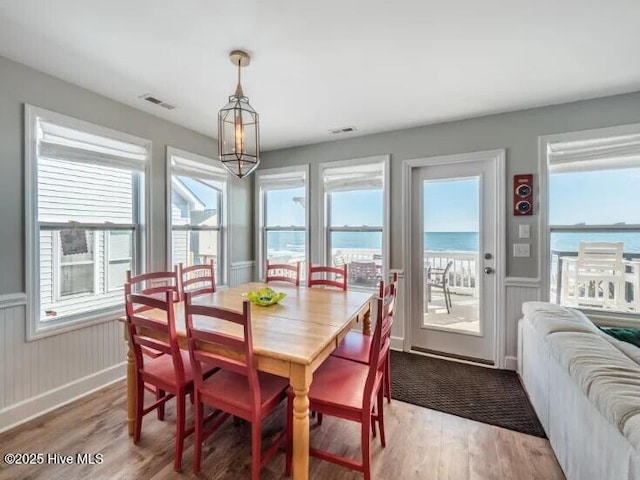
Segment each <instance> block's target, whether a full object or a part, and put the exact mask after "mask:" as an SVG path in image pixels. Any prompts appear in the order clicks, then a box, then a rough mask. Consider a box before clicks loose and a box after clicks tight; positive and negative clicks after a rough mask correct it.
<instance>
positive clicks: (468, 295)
mask: <svg viewBox="0 0 640 480" xmlns="http://www.w3.org/2000/svg"><path fill="white" fill-rule="evenodd" d="M497 162H498V159H497V158H489V159H487V158H486V156H484V157H480V158H478V159H477V160H476V159H473V158H471V159H469V160H468V161H463V162H455V163H442V164H434V165H430V166H424V167H421V168H415V169H414V170H413V173H412V179H411V182H412V187H411V190H412V200H411V201H412V213H413V215H412V217H413V218H412V227H411V231H412V234H411V258H412V262H411V273H410V274H411V280H412V282H411V287H410V295H411V302H412V307H411V312H412V315H411V348H412V349H414V350H417V351H422V352H427V353H433V354H437V355H444V356H450V357H454V358H460V359H468V360H473V361H478V362H482V363H487V364H493V363H495V357H496V353H495V331H496V318H497V308H496V304H497V303H496V292H497V286H496V285H497V281H496V275H495V269H496V265H497V261H496V255H500V254H501V252H499V251H497V248H496V231H497V224H498V212H499V211H500V203H499V201H498V198H497V195H496V188H495V178H496V171H497V168H498V166H497ZM414 212H415V213H414Z"/></svg>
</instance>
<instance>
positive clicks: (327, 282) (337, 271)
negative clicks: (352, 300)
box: [307, 263, 347, 291]
mask: <svg viewBox="0 0 640 480" xmlns="http://www.w3.org/2000/svg"><path fill="white" fill-rule="evenodd" d="M318 275H320V278H317V276H318ZM331 277H333V278H331ZM316 285H323V286H327V287H336V288H339V289H341V290H344V291H346V290H347V264H346V263H345V264H344V265H343V266H342V267H322V266H318V267H314V266H313V265H310V266H309V277H308V278H307V286H308V287H314V286H316Z"/></svg>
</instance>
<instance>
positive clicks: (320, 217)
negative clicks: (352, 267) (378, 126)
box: [310, 154, 391, 291]
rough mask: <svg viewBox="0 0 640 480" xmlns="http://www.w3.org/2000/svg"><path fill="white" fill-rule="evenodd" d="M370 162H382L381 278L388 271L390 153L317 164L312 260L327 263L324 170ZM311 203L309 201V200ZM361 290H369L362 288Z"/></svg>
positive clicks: (385, 275) (357, 288)
mask: <svg viewBox="0 0 640 480" xmlns="http://www.w3.org/2000/svg"><path fill="white" fill-rule="evenodd" d="M372 163H383V165H384V166H383V176H384V178H383V186H382V192H383V224H382V278H384V279H386V278H387V275H388V272H389V262H390V261H391V259H390V258H389V256H390V253H391V250H390V243H391V242H390V236H391V168H390V167H391V155H388V154H387V155H375V156H371V157H363V158H354V159H349V160H336V161H333V162H323V163H320V164H319V165H318V170H317V172H318V174H317V176H316V179H315V182H314V187H315V188H314V190H315V192H317V196H318V201H317V202H313V204H312V205H313V209H314V210H315V211H314V212H313V213H312V214H313V218H315V219H316V228H317V231H318V233H319V234H318V235H316V237H317V239H318V245H317V247H316V249H315V252H314V255H313V257H312V258H313V261H314V262H315V263H320V264H322V265H324V264H328V263H326V262H328V258H327V251H326V247H327V241H326V239H327V231H326V223H327V212H326V201H325V200H326V199H325V189H324V181H323V176H324V170H325V169H327V168H335V167H354V166H358V165H368V164H372ZM310 203H311V202H310ZM349 288H350V289H354V290H360V289H361V287H356V286H350V287H349ZM362 290H367V291H368V290H370V289H365V288H362Z"/></svg>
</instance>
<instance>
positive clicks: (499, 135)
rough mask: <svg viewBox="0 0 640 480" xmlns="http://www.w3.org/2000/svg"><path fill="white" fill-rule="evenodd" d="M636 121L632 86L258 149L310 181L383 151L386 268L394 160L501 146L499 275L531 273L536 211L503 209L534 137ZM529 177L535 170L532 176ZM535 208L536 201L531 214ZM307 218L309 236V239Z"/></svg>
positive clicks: (396, 217)
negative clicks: (302, 171)
mask: <svg viewBox="0 0 640 480" xmlns="http://www.w3.org/2000/svg"><path fill="white" fill-rule="evenodd" d="M637 122H640V92H636V93H632V94H627V95H618V96H614V97H606V98H600V99H596V100H588V101H582V102H575V103H568V104H563V105H557V106H552V107H544V108H537V109H531V110H523V111H518V112H512V113H505V114H500V115H491V116H486V117H479V118H474V119H469V120H463V121H457V122H450V123H441V124H436V125H429V126H425V127H419V128H412V129H406V130H398V131H393V132H387V133H380V134H376V135H369V136H362V137H356V138H351V139H345V140H341V141H337V142H327V143H319V144H315V145H309V146H303V147H297V148H289V149H284V150H277V151H272V152H267V153H265V154H263V156H262V159H263V164H262V166H263V167H264V168H271V167H282V166H286V165H293V164H302V163H309V164H311V165H312V168H311V174H310V176H311V181H312V182H314V181H315V180H314V178H315V175H317V169H316V168H314V166H315V165H317V164H318V163H320V162H327V161H332V160H342V159H350V158H358V157H366V156H371V155H378V154H391V218H392V220H391V232H392V233H391V252H392V253H391V264H390V265H391V268H404V267H405V265H403V264H402V263H403V258H402V255H403V251H402V250H403V249H402V216H403V215H402V161H403V160H406V159H409V158H423V157H430V156H436V155H446V154H454V153H463V152H472V151H479V150H492V149H498V148H506V150H507V179H505V181H506V182H507V186H508V198H507V211H508V212H509V217H508V219H507V239H506V245H507V252H505V253H506V254H507V276H511V277H532V278H534V277H537V275H538V272H537V268H538V266H537V256H538V255H539V251H538V245H537V235H538V232H537V221H538V219H537V215H534V216H532V217H518V218H514V217H513V216H512V215H511V213H510V212H511V201H512V195H511V182H512V180H511V179H512V177H513V175H514V174H517V173H536V172H537V171H538V136H539V135H545V134H552V133H562V132H569V131H575V130H586V129H591V128H599V127H608V126H614V125H622V124H627V123H637ZM536 181H537V176H536ZM538 210H539V205H538V204H536V206H535V212H536V213H537V212H538ZM520 223H529V224H531V225H532V231H531V239H530V242H531V245H532V248H531V255H532V256H531V257H530V258H513V257H511V255H510V253H511V252H512V247H511V245H512V244H513V243H514V242H517V235H518V224H520ZM314 228H315V224H314V223H313V222H312V224H311V229H312V230H311V238H317V235H318V234H319V232H316V231H314Z"/></svg>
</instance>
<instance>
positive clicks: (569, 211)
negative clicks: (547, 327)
mask: <svg viewBox="0 0 640 480" xmlns="http://www.w3.org/2000/svg"><path fill="white" fill-rule="evenodd" d="M183 181H184V183H185V184H186V185H187V187H188V188H189V189H191V190H192V191H193V192H194V193H195V194H196V195H197V196H198V197H199V198H200V199H202V200H203V201H204V202H205V203H206V204H207V207H208V208H215V207H216V204H215V202H216V199H215V197H214V195H212V193H213V189H211V187H208V186H205V185H203V184H202V183H200V182H197V181H193V180H191V179H187V178H183ZM303 197H304V188H302V187H300V188H296V189H288V190H271V191H269V192H268V197H267V201H268V203H269V206H270V208H269V215H270V217H269V224H270V225H304V216H305V210H304V208H303V206H302V205H301V204H300V202H299V201H294V198H303ZM382 203H383V195H382V191H380V190H360V191H356V192H336V193H334V194H333V197H332V210H331V218H332V224H333V225H335V226H342V225H351V226H361V225H370V226H375V225H380V224H381V222H382V220H381V219H382ZM478 205H479V179H478V177H469V178H463V179H451V180H438V181H428V182H426V183H425V187H424V222H425V231H427V232H477V231H478V222H479V220H478V218H479V217H478V208H479V207H478ZM538 205H539V202H537V205H536V208H537V206H538ZM549 205H550V209H549V219H550V224H551V225H572V224H576V223H583V222H584V223H586V224H592V225H593V224H612V223H618V222H626V223H635V224H640V168H634V169H619V170H609V171H595V172H567V173H554V174H552V175H550V179H549ZM509 210H510V209H509Z"/></svg>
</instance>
